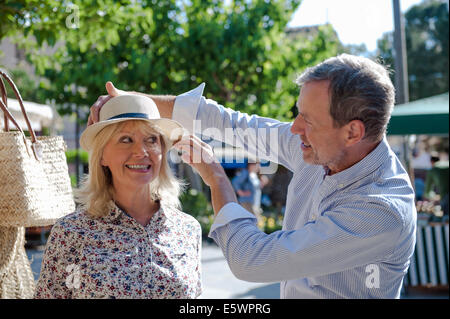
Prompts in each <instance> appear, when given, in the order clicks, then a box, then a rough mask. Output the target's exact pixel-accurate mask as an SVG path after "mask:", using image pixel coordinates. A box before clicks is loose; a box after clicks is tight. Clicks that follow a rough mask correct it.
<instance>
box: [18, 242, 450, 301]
mask: <svg viewBox="0 0 450 319" xmlns="http://www.w3.org/2000/svg"><path fill="white" fill-rule="evenodd" d="M43 253H44V247H42V246H40V247H37V248H34V249H27V255H28V258H29V259H30V262H31V269H32V271H33V274H34V278H35V280H37V279H38V278H39V272H40V268H41V262H42V256H43ZM202 274H203V275H202V276H203V294H202V295H201V296H200V298H201V299H278V298H280V285H279V284H278V283H269V284H264V283H252V282H246V281H242V280H239V279H237V278H236V277H234V275H233V274H232V273H231V270H230V268H229V267H228V264H227V262H226V260H225V258H224V256H223V254H222V251H221V250H220V248H219V247H217V245H215V244H214V243H209V242H203V249H202ZM448 298H449V294H448V290H447V291H446V292H443V291H440V292H436V291H430V290H428V291H427V290H419V291H417V290H414V291H413V290H410V292H409V293H408V294H407V295H402V299H448Z"/></svg>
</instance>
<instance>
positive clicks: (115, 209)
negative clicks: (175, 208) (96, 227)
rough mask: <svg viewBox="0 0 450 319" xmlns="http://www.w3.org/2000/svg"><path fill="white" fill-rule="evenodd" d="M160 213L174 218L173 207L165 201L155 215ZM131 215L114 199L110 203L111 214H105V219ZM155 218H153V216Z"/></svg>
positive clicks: (110, 219) (112, 219)
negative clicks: (168, 205)
mask: <svg viewBox="0 0 450 319" xmlns="http://www.w3.org/2000/svg"><path fill="white" fill-rule="evenodd" d="M158 215H159V216H160V217H163V218H167V219H172V218H173V214H172V212H171V209H170V208H169V207H167V206H166V205H165V204H164V202H163V201H161V202H160V207H159V210H158V211H157V212H155V215H154V217H156V218H158ZM125 216H126V217H131V216H130V215H128V214H127V212H125V211H124V210H123V209H121V208H120V207H119V206H117V205H116V203H115V202H114V201H110V203H109V214H108V215H106V216H105V219H106V220H108V221H116V220H118V219H120V218H123V217H125ZM152 219H153V218H152Z"/></svg>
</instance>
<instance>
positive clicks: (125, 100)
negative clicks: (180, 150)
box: [80, 94, 184, 151]
mask: <svg viewBox="0 0 450 319" xmlns="http://www.w3.org/2000/svg"><path fill="white" fill-rule="evenodd" d="M129 120H142V121H147V122H150V123H152V124H155V125H156V126H158V127H159V128H160V129H161V131H162V132H163V134H164V135H165V136H166V138H167V141H168V142H169V143H170V145H168V147H167V150H168V149H169V148H170V147H172V145H173V143H174V142H176V141H177V140H179V139H181V137H182V135H183V132H184V128H183V126H182V125H181V124H180V123H178V122H176V121H174V120H170V119H165V118H161V116H160V114H159V111H158V108H157V107H156V104H155V102H153V100H152V99H151V98H149V97H146V96H143V95H131V94H130V95H119V96H116V97H113V98H112V99H110V100H109V101H108V102H106V103H105V105H103V106H102V108H101V109H100V114H99V121H98V122H97V123H94V124H92V125H90V126H88V127H87V128H86V129H85V130H84V132H83V134H81V138H80V145H81V147H82V148H83V149H85V150H86V151H90V150H91V146H92V142H93V140H94V138H95V136H96V135H97V134H98V133H99V132H100V131H101V130H102V129H103V128H105V127H106V126H107V125H111V124H115V123H119V122H123V121H129Z"/></svg>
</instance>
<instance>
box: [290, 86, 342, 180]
mask: <svg viewBox="0 0 450 319" xmlns="http://www.w3.org/2000/svg"><path fill="white" fill-rule="evenodd" d="M328 86H329V81H313V82H309V83H306V84H305V85H303V87H302V89H301V91H300V96H299V99H298V102H297V107H298V113H299V114H298V116H297V117H296V119H295V121H294V123H293V124H292V127H291V132H292V133H293V134H297V135H299V136H300V139H301V141H302V143H301V148H302V151H303V160H304V161H305V162H307V163H309V164H314V165H323V166H327V167H328V168H329V169H330V170H331V173H335V172H338V171H340V167H341V164H342V162H343V160H344V158H345V156H346V150H345V144H344V143H345V134H344V130H343V129H342V128H336V127H334V125H333V119H332V117H331V115H330V111H329V109H330V94H329V91H328Z"/></svg>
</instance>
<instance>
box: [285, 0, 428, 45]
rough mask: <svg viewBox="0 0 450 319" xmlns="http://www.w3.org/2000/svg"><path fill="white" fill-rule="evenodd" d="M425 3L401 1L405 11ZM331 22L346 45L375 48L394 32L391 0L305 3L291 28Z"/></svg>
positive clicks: (298, 10)
mask: <svg viewBox="0 0 450 319" xmlns="http://www.w3.org/2000/svg"><path fill="white" fill-rule="evenodd" d="M421 2H422V0H400V8H401V10H402V12H405V11H406V10H408V9H409V8H410V7H411V6H413V5H415V4H418V3H421ZM326 22H329V23H330V24H331V25H332V26H333V27H334V29H335V30H336V32H337V34H338V37H339V39H340V40H341V42H342V43H344V44H361V43H365V44H366V47H367V49H368V50H369V51H373V50H375V49H376V45H377V39H379V38H381V36H382V35H383V33H385V32H388V31H392V30H393V29H394V18H393V9H392V0H303V1H302V3H301V4H300V6H299V8H298V9H297V11H296V12H295V14H294V15H293V17H292V20H291V22H290V23H289V26H291V27H294V26H308V25H317V24H324V23H326Z"/></svg>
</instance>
